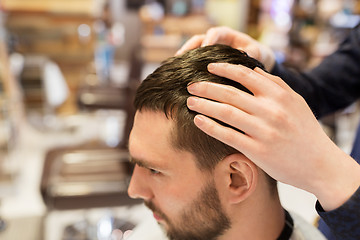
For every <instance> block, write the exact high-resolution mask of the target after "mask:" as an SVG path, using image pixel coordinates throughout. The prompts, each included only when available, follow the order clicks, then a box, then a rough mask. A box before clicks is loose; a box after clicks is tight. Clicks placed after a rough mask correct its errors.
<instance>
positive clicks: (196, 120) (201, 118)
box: [194, 115, 205, 127]
mask: <svg viewBox="0 0 360 240" xmlns="http://www.w3.org/2000/svg"><path fill="white" fill-rule="evenodd" d="M204 122H205V118H204V116H202V115H196V116H195V117H194V123H195V124H196V126H199V127H200V126H201V125H203V124H204Z"/></svg>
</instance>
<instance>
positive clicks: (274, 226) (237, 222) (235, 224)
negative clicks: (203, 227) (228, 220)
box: [219, 197, 285, 240]
mask: <svg viewBox="0 0 360 240" xmlns="http://www.w3.org/2000/svg"><path fill="white" fill-rule="evenodd" d="M249 200H251V199H249ZM233 213H234V214H232V219H233V221H232V226H231V229H230V230H228V231H227V232H226V233H225V235H223V236H222V237H220V238H219V240H238V239H247V240H274V239H277V238H278V237H279V236H280V234H281V232H282V230H283V229H284V226H285V212H284V209H283V207H282V206H281V204H280V200H279V198H278V197H274V198H273V199H271V200H269V199H258V201H247V202H246V203H244V204H243V205H242V206H241V207H240V208H238V209H236V210H234V211H233Z"/></svg>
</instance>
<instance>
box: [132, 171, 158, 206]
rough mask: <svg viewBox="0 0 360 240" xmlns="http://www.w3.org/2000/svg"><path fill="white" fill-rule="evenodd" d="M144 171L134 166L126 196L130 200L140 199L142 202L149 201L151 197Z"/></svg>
mask: <svg viewBox="0 0 360 240" xmlns="http://www.w3.org/2000/svg"><path fill="white" fill-rule="evenodd" d="M145 171H146V169H145V168H141V167H139V166H137V165H135V167H134V171H133V174H132V176H131V180H130V184H129V187H128V195H129V196H130V197H131V198H142V199H144V200H149V199H151V198H152V197H153V193H152V191H151V188H150V187H149V185H148V184H149V183H148V181H147V180H146V172H145Z"/></svg>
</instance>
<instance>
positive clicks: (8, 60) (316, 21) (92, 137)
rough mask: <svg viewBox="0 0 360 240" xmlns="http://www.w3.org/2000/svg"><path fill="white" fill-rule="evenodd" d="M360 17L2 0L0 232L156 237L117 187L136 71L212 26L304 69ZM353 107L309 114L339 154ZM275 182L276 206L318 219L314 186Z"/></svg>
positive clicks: (195, 3)
mask: <svg viewBox="0 0 360 240" xmlns="http://www.w3.org/2000/svg"><path fill="white" fill-rule="evenodd" d="M359 20H360V1H357V0H251V1H250V0H71V1H66V0H32V1H28V0H0V239H1V240H16V239H27V240H95V239H100V240H102V239H104V240H105V239H116V238H112V233H113V232H114V230H116V231H117V233H118V234H119V235H121V236H120V237H118V238H117V239H137V240H147V239H149V240H150V239H156V240H159V239H157V238H156V237H155V238H151V236H152V235H155V233H156V232H157V231H161V230H158V228H157V224H156V222H154V220H153V215H152V214H151V212H150V211H149V210H148V209H147V208H146V207H145V206H144V205H143V201H142V200H140V199H131V198H130V197H129V196H128V194H127V187H128V184H129V182H130V179H131V174H132V165H131V163H130V162H129V153H128V137H129V134H130V131H131V128H132V123H133V119H134V107H133V97H134V94H135V92H136V89H137V87H138V86H139V84H140V83H141V81H142V80H143V79H144V78H146V76H147V75H148V74H150V73H152V72H153V71H154V70H155V69H156V68H157V67H158V66H160V64H161V63H162V62H163V61H164V60H165V59H167V58H170V57H172V56H174V55H175V53H176V52H177V50H178V49H180V47H181V46H182V45H183V44H184V43H185V42H186V41H187V40H188V39H190V38H191V37H192V36H194V35H197V34H204V33H206V31H207V30H208V29H210V28H212V27H216V26H227V27H230V28H232V29H235V30H237V31H241V32H244V33H246V34H248V35H250V36H251V37H252V38H254V39H256V40H258V41H259V42H261V43H263V44H266V45H268V46H270V47H271V49H272V50H273V51H274V53H275V57H276V61H277V62H279V63H281V64H283V65H285V66H287V67H289V68H294V69H296V70H299V71H305V70H306V69H310V68H312V67H314V66H316V65H317V64H318V63H319V62H321V60H322V59H323V58H324V57H326V56H328V55H330V54H331V53H332V52H333V51H335V50H336V48H337V46H338V44H339V43H340V42H341V41H342V40H343V39H344V37H345V36H346V35H347V34H348V33H349V31H350V29H351V28H353V27H354V26H356V25H357V23H358V21H359ZM359 113H360V106H359V104H358V103H354V104H353V105H351V106H349V107H347V108H346V109H343V110H341V111H338V112H336V113H335V114H331V115H328V116H326V117H324V118H321V119H319V122H320V123H321V125H322V127H323V129H324V131H325V132H326V133H327V134H328V136H329V137H330V138H331V139H332V140H333V141H334V142H335V143H336V145H338V146H339V147H340V148H341V149H343V150H344V151H345V152H346V153H349V152H350V151H351V147H352V143H353V141H354V133H355V130H356V127H357V123H358V122H359V116H360V114H359ZM304 151H306V149H304ZM278 189H279V195H280V200H281V203H282V205H283V206H284V208H286V209H287V210H289V211H292V212H295V213H297V214H298V215H300V216H301V217H303V218H304V219H305V220H306V221H308V222H309V223H310V224H313V225H316V224H317V221H318V219H319V217H318V215H317V212H316V210H315V207H314V206H315V202H316V197H315V196H314V195H312V194H310V193H308V192H305V191H303V190H300V189H297V188H295V187H292V186H289V185H286V184H283V183H278ZM135 233H136V234H137V235H136V236H138V237H136V238H134V237H132V235H134V236H135Z"/></svg>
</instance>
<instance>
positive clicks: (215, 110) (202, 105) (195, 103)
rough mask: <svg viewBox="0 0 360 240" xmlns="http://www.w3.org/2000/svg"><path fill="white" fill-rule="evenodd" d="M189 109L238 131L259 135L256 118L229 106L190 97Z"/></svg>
mask: <svg viewBox="0 0 360 240" xmlns="http://www.w3.org/2000/svg"><path fill="white" fill-rule="evenodd" d="M187 106H188V107H189V109H191V110H193V111H195V112H198V113H201V114H203V115H206V116H208V117H211V118H214V119H217V120H220V121H221V122H223V123H226V124H228V125H230V126H232V127H234V128H236V129H238V130H241V131H243V132H245V133H246V134H248V135H249V136H253V135H256V134H259V133H258V130H259V128H258V127H257V126H258V124H257V122H258V121H257V120H256V118H255V117H254V116H252V115H250V114H248V113H246V112H244V111H242V110H240V109H238V108H236V107H233V106H231V105H228V104H224V103H219V102H214V101H211V100H207V99H204V98H198V97H189V98H188V99H187Z"/></svg>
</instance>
